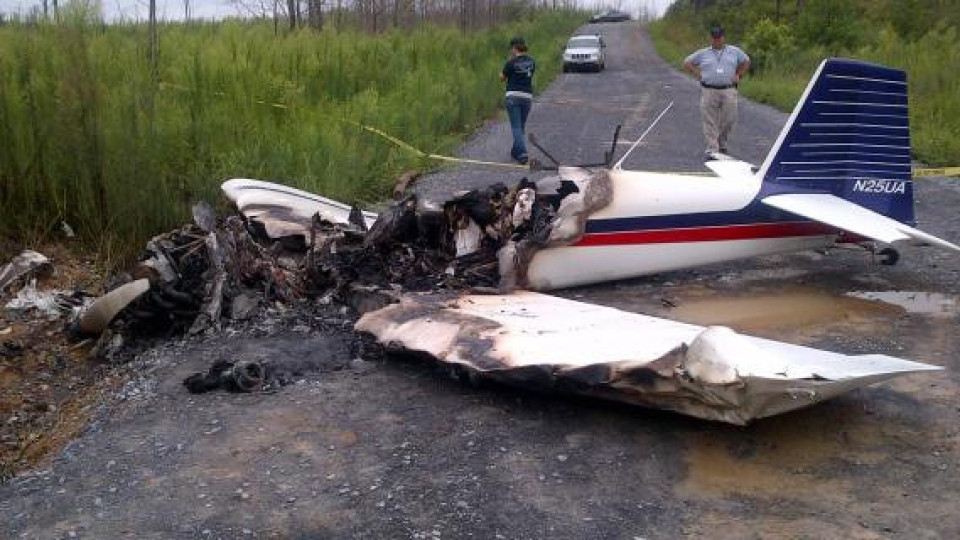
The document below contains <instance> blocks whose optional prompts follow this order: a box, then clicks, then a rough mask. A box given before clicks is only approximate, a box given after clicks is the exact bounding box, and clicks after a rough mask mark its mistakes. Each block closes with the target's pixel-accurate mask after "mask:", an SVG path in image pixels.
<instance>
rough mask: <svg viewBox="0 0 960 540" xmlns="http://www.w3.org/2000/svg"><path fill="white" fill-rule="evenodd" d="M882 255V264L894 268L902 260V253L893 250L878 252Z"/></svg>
mask: <svg viewBox="0 0 960 540" xmlns="http://www.w3.org/2000/svg"><path fill="white" fill-rule="evenodd" d="M877 254H878V255H880V264H882V265H885V266H893V265H895V264H897V262H898V261H899V260H900V252H899V251H897V250H895V249H893V248H883V249H881V250H880V251H878V252H877Z"/></svg>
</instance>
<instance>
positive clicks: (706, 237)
mask: <svg viewBox="0 0 960 540" xmlns="http://www.w3.org/2000/svg"><path fill="white" fill-rule="evenodd" d="M836 233H837V229H835V228H833V227H830V226H828V225H824V224H822V223H815V222H811V221H805V222H784V223H751V224H749V225H723V226H717V227H697V228H689V229H652V230H646V231H621V232H612V233H592V234H587V235H585V236H584V237H583V238H581V239H580V241H579V242H577V243H576V244H574V245H575V246H620V245H627V244H673V243H682V242H716V241H721V240H761V239H765V238H790V237H795V236H823V235H829V234H836Z"/></svg>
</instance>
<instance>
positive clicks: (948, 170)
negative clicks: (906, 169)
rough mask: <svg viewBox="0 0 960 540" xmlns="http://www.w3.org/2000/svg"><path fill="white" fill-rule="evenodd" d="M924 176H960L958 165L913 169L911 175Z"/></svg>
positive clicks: (915, 176)
mask: <svg viewBox="0 0 960 540" xmlns="http://www.w3.org/2000/svg"><path fill="white" fill-rule="evenodd" d="M924 176H960V167H941V168H939V169H914V170H913V177H914V178H922V177H924Z"/></svg>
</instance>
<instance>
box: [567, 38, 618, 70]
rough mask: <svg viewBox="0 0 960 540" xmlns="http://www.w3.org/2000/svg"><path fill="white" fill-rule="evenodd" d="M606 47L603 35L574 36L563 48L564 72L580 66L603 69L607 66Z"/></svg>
mask: <svg viewBox="0 0 960 540" xmlns="http://www.w3.org/2000/svg"><path fill="white" fill-rule="evenodd" d="M606 48H607V44H606V43H604V42H603V36H594V35H581V36H573V37H572V38H570V41H568V42H567V46H566V47H565V48H564V49H563V72H564V73H567V72H569V71H570V70H572V69H579V68H589V69H593V70H595V71H603V68H604V67H606V59H607V55H606V51H605V50H604V49H606Z"/></svg>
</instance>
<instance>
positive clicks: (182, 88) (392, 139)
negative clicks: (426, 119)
mask: <svg viewBox="0 0 960 540" xmlns="http://www.w3.org/2000/svg"><path fill="white" fill-rule="evenodd" d="M160 88H161V89H167V88H170V89H173V90H179V91H181V92H189V91H190V88H189V87H186V86H182V85H179V84H174V83H170V82H166V81H161V82H160ZM213 93H214V94H216V95H218V96H226V94H225V93H223V92H213ZM253 101H254V103H256V104H258V105H266V106H268V107H273V108H275V109H283V110H291V109H293V107H291V106H289V105H284V104H283V103H275V102H270V101H265V100H262V99H254V100H253ZM334 118H335V119H336V120H339V121H341V122H344V123H346V124H351V125H353V126H356V127H358V128H360V129H362V130H364V131H367V132H370V133H373V134H374V135H378V136H380V137H383V138H384V139H386V140H388V141H390V142H392V143H393V144H395V145H397V146H399V147H400V148H403V149H404V150H407V151H409V152H412V153H414V154H417V155H418V156H421V157H425V158H429V159H434V160H437V161H447V162H451V163H470V164H472V165H488V166H493V167H504V168H509V169H520V170H529V169H530V167H529V166H528V165H521V164H519V163H503V162H500V161H483V160H479V159H468V158H458V157H452V156H442V155H440V154H430V153H427V152H424V151H423V150H420V149H419V148H417V147H415V146H413V145H411V144H409V143H406V142H404V141H401V140H400V139H398V138H396V137H394V136H393V135H390V134H389V133H386V132H385V131H382V130H380V129H377V128H375V127H370V126H367V125H364V124H361V123H360V122H356V121H354V120H348V119H345V118H337V117H334Z"/></svg>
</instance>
